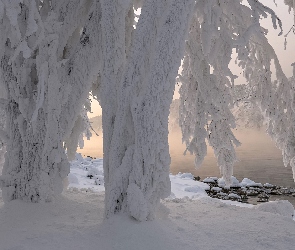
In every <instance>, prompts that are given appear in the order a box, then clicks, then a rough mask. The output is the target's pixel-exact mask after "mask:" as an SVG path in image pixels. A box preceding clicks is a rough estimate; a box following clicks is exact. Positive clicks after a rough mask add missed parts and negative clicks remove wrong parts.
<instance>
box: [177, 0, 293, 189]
mask: <svg viewBox="0 0 295 250" xmlns="http://www.w3.org/2000/svg"><path fill="white" fill-rule="evenodd" d="M248 3H249V5H250V8H249V7H247V6H245V5H242V4H241V3H240V2H239V1H233V0H226V1H205V0H200V1H198V3H197V5H196V15H195V17H194V20H193V21H192V23H191V27H190V32H189V39H188V41H187V44H186V53H185V58H184V61H183V72H182V75H181V76H180V77H179V78H178V81H180V82H182V87H181V89H180V96H181V106H180V125H181V128H182V131H183V141H184V142H185V143H186V145H187V151H189V152H190V153H193V154H195V155H196V166H197V167H199V166H200V165H201V163H202V161H203V159H204V157H205V155H206V153H207V143H206V140H207V141H208V143H209V145H210V146H212V147H213V149H214V153H215V155H216V157H217V160H218V165H219V166H220V170H221V173H222V174H223V176H224V177H225V180H226V181H227V184H230V177H231V175H232V171H233V164H234V162H235V161H236V156H235V148H234V146H238V145H239V142H238V141H237V139H236V138H235V137H234V135H233V133H232V131H231V129H233V128H235V119H234V117H233V115H232V110H231V109H232V108H233V100H232V96H233V93H234V91H233V90H234V84H233V83H234V79H235V76H234V75H233V74H232V73H231V72H230V70H229V68H228V64H229V62H230V60H231V55H232V50H233V49H236V52H237V53H238V60H239V65H240V66H241V67H242V68H243V69H244V74H245V77H246V79H247V80H248V81H249V85H250V88H251V89H252V90H253V91H254V92H255V96H256V97H257V101H256V104H254V105H258V103H259V105H258V106H259V107H260V109H261V110H262V112H266V113H265V114H266V116H267V117H272V118H270V120H271V122H270V124H272V125H273V124H274V123H277V122H278V120H277V118H278V117H276V118H275V117H274V115H273V114H274V110H277V109H280V110H281V111H280V116H281V117H285V116H286V114H285V113H284V111H283V110H285V111H286V110H289V108H288V107H287V106H288V105H287V106H286V105H283V107H282V108H279V106H280V105H279V106H278V101H279V99H281V98H282V97H283V96H284V97H283V98H284V100H290V103H291V100H292V98H293V97H291V96H293V94H290V90H292V91H293V88H292V86H291V83H290V82H289V81H288V80H287V79H286V77H285V76H284V74H283V72H282V70H281V67H280V64H279V62H278V60H277V57H276V56H275V53H274V51H273V49H272V47H271V46H270V45H269V43H268V42H267V40H266V38H265V36H264V34H265V33H264V31H265V30H264V29H263V28H262V27H261V26H260V23H259V21H260V17H261V16H263V17H266V16H267V14H270V15H271V17H272V20H273V26H274V28H276V27H277V25H278V26H279V27H280V29H282V25H281V21H280V19H279V18H278V17H277V16H276V14H275V13H274V12H273V11H272V10H271V9H269V8H268V7H266V6H264V5H262V4H261V3H260V2H259V1H257V0H253V1H252V0H249V1H248ZM258 48H259V49H258ZM272 59H273V60H274V62H275V66H276V74H277V79H278V81H279V85H278V86H280V87H279V88H280V92H279V91H278V92H277V94H276V95H274V94H271V93H272V91H273V88H274V87H273V83H272V82H271V71H270V61H271V60H272ZM254 72H255V73H254ZM229 80H230V81H229ZM287 90H288V94H287ZM257 91H258V92H257ZM285 91H286V92H285ZM292 93H293V92H292ZM283 98H282V99H281V100H283ZM252 99H253V98H252ZM258 100H259V101H258ZM290 107H291V106H290ZM271 110H272V111H271ZM290 112H291V111H290ZM275 113H276V112H275ZM287 113H288V111H287ZM276 115H277V113H276ZM285 125H286V129H287V128H290V127H293V126H292V125H291V123H290V122H289V123H287V124H285ZM268 131H269V133H270V134H273V138H274V139H275V138H282V134H281V135H278V133H281V132H279V131H280V130H276V131H273V128H272V127H271V128H269V129H268ZM291 131H292V129H291ZM286 138H287V137H286ZM289 138H290V135H289ZM291 138H292V137H291ZM275 140H276V141H277V142H278V141H280V140H279V139H275ZM278 144H280V143H278ZM279 147H280V148H281V149H283V148H284V147H285V148H286V146H283V147H282V146H279ZM283 151H284V152H287V151H288V150H286V149H285V150H283ZM286 154H287V155H288V156H285V158H288V161H289V162H290V159H291V158H290V156H289V155H290V154H291V153H290V150H289V151H288V153H284V155H286Z"/></svg>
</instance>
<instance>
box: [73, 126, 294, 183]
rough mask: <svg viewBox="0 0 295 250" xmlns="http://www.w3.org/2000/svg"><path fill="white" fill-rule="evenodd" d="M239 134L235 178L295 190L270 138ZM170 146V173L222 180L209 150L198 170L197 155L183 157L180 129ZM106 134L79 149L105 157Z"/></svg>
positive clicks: (255, 132)
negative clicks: (196, 167) (103, 151)
mask: <svg viewBox="0 0 295 250" xmlns="http://www.w3.org/2000/svg"><path fill="white" fill-rule="evenodd" d="M235 135H236V136H237V138H238V139H239V140H240V141H241V143H242V145H241V146H240V147H238V148H237V156H238V158H239V161H238V162H237V163H236V165H235V167H234V175H235V176H236V177H237V178H238V179H239V180H242V179H243V178H245V177H247V178H250V179H252V180H254V181H256V182H262V183H266V182H268V183H272V184H275V185H283V186H290V187H291V186H292V187H295V184H294V181H293V179H292V170H291V168H290V167H288V168H285V167H284V165H283V160H282V153H281V151H280V150H279V149H277V148H276V147H275V144H274V142H273V141H272V140H271V139H270V137H269V136H268V135H267V134H266V133H265V132H264V130H263V129H261V130H254V129H241V128H240V129H238V130H236V131H235ZM169 147H170V155H171V167H170V172H171V173H173V174H176V173H178V172H182V173H184V172H190V173H192V174H194V175H195V176H200V177H201V178H205V177H207V176H217V177H220V174H219V168H218V166H217V163H216V159H215V157H214V154H213V150H212V149H211V148H210V147H209V148H208V155H207V156H206V158H205V161H204V163H203V164H202V167H201V168H200V169H198V170H197V169H195V167H194V159H195V157H194V156H193V155H189V154H188V155H186V156H184V155H183V152H184V150H185V145H183V144H182V143H181V133H180V130H178V129H174V130H173V131H172V132H170V134H169ZM102 148H103V147H102V135H100V136H98V137H97V136H94V137H92V138H91V140H90V141H85V147H84V149H80V150H78V152H81V153H82V155H84V156H87V155H89V156H92V157H97V158H102V157H103V153H102Z"/></svg>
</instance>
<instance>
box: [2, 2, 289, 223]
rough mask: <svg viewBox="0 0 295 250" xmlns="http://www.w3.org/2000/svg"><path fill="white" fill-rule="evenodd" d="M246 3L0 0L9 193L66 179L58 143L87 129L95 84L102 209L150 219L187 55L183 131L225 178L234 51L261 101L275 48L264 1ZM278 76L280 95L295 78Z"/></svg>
mask: <svg viewBox="0 0 295 250" xmlns="http://www.w3.org/2000/svg"><path fill="white" fill-rule="evenodd" d="M248 4H249V6H245V5H243V4H242V3H241V1H237V0H210V1H208V0H182V1H179V0H142V1H140V0H63V1H58V0H34V1H30V0H15V1H8V0H0V30H1V40H0V60H1V65H0V66H1V67H0V70H1V85H2V86H4V88H5V92H6V96H5V97H2V99H1V107H3V108H4V109H5V111H6V125H5V127H4V129H2V130H1V138H2V139H3V140H5V141H6V150H7V153H6V161H5V165H4V169H3V175H2V177H1V186H2V190H3V196H4V198H5V200H11V199H17V198H20V199H24V200H30V201H33V202H39V201H47V200H51V199H52V196H53V194H54V193H59V192H60V191H61V190H62V189H61V187H62V179H63V178H64V177H65V176H66V175H67V173H68V171H69V167H68V159H67V155H66V154H65V149H67V154H68V156H72V155H73V152H74V151H75V149H76V146H77V144H78V143H79V138H81V132H82V131H83V130H84V129H85V128H87V126H86V127H85V125H84V124H85V123H86V124H87V123H88V121H87V118H85V109H86V110H87V109H88V106H89V105H88V104H89V102H88V101H87V100H88V99H87V98H88V95H89V92H90V91H91V92H92V95H93V96H94V97H95V98H96V99H97V100H99V102H100V104H101V107H102V124H103V138H104V142H103V148H104V176H105V190H106V191H105V214H106V217H109V216H111V215H112V214H114V213H118V212H121V211H123V212H126V213H129V214H130V215H131V216H132V217H134V218H136V219H137V220H141V221H142V220H146V219H152V218H153V216H154V210H155V208H156V206H157V204H158V203H159V201H160V199H161V198H164V197H166V196H167V195H169V194H170V181H169V165H170V156H169V147H168V115H169V108H170V104H171V101H172V97H173V91H174V86H175V78H176V76H177V73H178V68H179V66H180V64H181V61H182V59H183V71H182V74H181V76H179V77H178V81H180V82H181V83H182V86H181V90H180V96H181V105H180V124H181V128H182V132H183V140H184V142H185V143H186V144H187V148H188V151H190V152H191V153H194V154H195V155H196V156H197V161H196V163H197V165H200V164H201V162H202V160H203V158H204V156H205V154H206V149H207V145H206V141H205V140H206V139H208V141H209V144H210V145H211V146H212V147H213V148H214V151H215V154H216V156H217V158H218V164H219V166H220V168H221V172H222V173H223V175H224V177H225V179H226V181H227V182H229V181H230V177H231V175H232V167H233V164H234V162H235V160H236V157H235V149H234V146H235V145H239V142H238V140H237V139H236V138H235V137H234V135H233V133H232V131H231V129H232V128H234V127H235V119H234V116H233V114H232V111H231V108H232V107H233V99H232V93H233V91H232V89H233V88H234V79H235V76H234V75H233V74H232V73H231V71H230V70H229V68H228V64H229V62H230V60H231V55H232V51H233V49H236V51H237V53H238V61H239V63H240V65H241V67H243V68H244V70H245V75H246V77H247V80H248V82H249V85H251V86H252V87H253V89H260V88H261V87H262V85H261V84H262V83H261V79H262V78H263V77H264V78H263V79H265V81H264V82H263V84H264V85H263V88H264V89H265V90H264V89H263V91H260V92H259V93H258V94H259V98H257V103H258V102H259V103H258V104H259V105H260V106H261V108H262V110H263V111H265V109H267V107H266V106H267V105H271V102H270V101H269V99H267V100H266V99H265V96H264V93H267V92H265V91H269V90H271V89H273V87H272V85H271V82H270V78H269V73H270V71H269V64H270V60H271V59H273V58H274V55H273V54H271V55H269V56H267V55H268V53H270V52H271V53H273V52H272V49H271V46H270V45H269V44H268V42H267V40H266V38H265V36H264V35H265V30H264V29H263V28H262V27H261V26H260V23H259V19H260V16H266V15H267V13H268V14H270V15H271V16H272V18H273V23H274V26H276V25H277V23H278V24H279V25H280V21H279V19H278V18H277V17H276V15H275V13H274V12H273V11H272V10H270V9H269V8H267V7H265V6H263V5H262V4H260V3H259V1H257V0H248ZM139 8H140V14H138V12H139V11H138V10H139ZM135 20H138V21H137V22H136V21H135ZM260 53H262V55H260ZM256 57H259V58H258V59H257V58H256ZM257 61H258V62H257ZM256 66H259V67H257V68H255V67H256ZM276 66H277V68H279V64H278V63H276ZM277 72H278V70H277ZM279 76H280V77H281V78H279V79H278V81H284V84H285V85H284V86H285V87H284V88H286V89H285V92H284V93H285V94H286V91H287V89H288V90H289V91H290V90H291V89H292V88H291V87H290V84H289V82H288V81H286V79H285V78H284V77H283V75H282V74H279ZM288 84H289V85H288ZM261 90H262V89H261ZM281 97H282V96H278V99H277V100H281V99H280V98H281ZM255 100H256V99H255ZM255 100H253V101H255ZM282 108H283V109H284V107H282ZM268 113H269V112H267V111H266V114H268ZM282 115H283V116H284V114H283V113H282ZM269 117H270V116H269ZM288 125H291V123H288ZM274 134H276V135H278V131H274Z"/></svg>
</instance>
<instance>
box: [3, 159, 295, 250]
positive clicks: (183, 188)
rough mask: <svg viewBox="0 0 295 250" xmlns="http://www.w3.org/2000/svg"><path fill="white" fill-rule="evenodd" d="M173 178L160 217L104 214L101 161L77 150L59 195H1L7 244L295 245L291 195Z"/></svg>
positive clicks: (131, 247) (73, 248)
mask: <svg viewBox="0 0 295 250" xmlns="http://www.w3.org/2000/svg"><path fill="white" fill-rule="evenodd" d="M87 176H89V177H87ZM90 177H91V179H90ZM170 179H171V184H172V190H171V191H172V192H171V195H170V197H169V198H167V199H166V200H164V201H163V202H162V203H161V206H160V207H159V209H158V210H157V214H156V217H157V219H156V220H154V221H148V222H143V223H139V222H137V221H135V220H133V219H131V218H129V217H126V216H123V215H117V216H114V217H113V218H111V219H109V220H103V213H104V209H103V206H104V205H103V204H104V203H103V200H104V188H103V169H102V160H101V159H96V160H92V159H91V158H86V159H83V158H82V157H80V156H78V157H77V161H75V162H73V163H72V166H71V174H70V175H69V178H68V183H65V185H67V184H68V189H67V190H66V191H65V192H64V193H63V195H62V196H60V197H56V199H55V201H54V202H51V203H48V204H30V203H24V202H21V201H12V202H10V203H8V204H5V205H4V204H3V202H2V199H1V198H0V250H80V249H81V250H82V249H83V250H88V249H89V250H96V249H98V250H179V249H181V250H190V249H194V250H196V249H200V250H203V249H204V250H205V249H206V250H207V249H208V250H210V249H212V250H213V249H221V248H223V249H226V250H230V249H235V250H237V249H238V250H240V249H245V250H246V249H247V250H248V249H259V250H263V249H268V250H270V249H284V250H289V249H290V250H291V249H292V250H294V246H295V222H294V221H293V220H292V213H293V211H294V210H293V209H294V208H293V206H292V205H291V204H290V203H289V202H285V201H280V202H269V203H264V204H261V205H259V206H253V205H249V204H242V203H237V202H236V203H235V202H232V201H221V200H217V199H212V198H210V197H208V196H207V194H206V192H205V189H206V188H208V185H207V184H204V183H202V182H197V181H194V180H193V179H192V175H191V174H178V175H170ZM233 204H235V205H238V206H233ZM242 206H244V207H242Z"/></svg>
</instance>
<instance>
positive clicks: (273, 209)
mask: <svg viewBox="0 0 295 250" xmlns="http://www.w3.org/2000/svg"><path fill="white" fill-rule="evenodd" d="M253 208H254V209H256V210H259V211H263V212H268V213H273V214H278V215H281V216H285V217H288V218H290V217H293V218H294V207H293V205H292V204H291V203H290V202H289V201H286V200H278V201H270V202H267V203H263V204H260V205H257V206H254V207H253Z"/></svg>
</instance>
